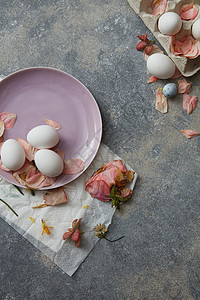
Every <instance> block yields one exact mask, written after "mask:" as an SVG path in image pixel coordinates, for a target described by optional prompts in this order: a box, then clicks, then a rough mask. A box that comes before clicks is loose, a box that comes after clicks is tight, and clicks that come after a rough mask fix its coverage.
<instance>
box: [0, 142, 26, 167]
mask: <svg viewBox="0 0 200 300" xmlns="http://www.w3.org/2000/svg"><path fill="white" fill-rule="evenodd" d="M1 161H2V163H3V165H4V166H5V167H6V168H8V169H9V170H12V171H16V170H19V169H20V168H21V167H22V166H23V164H24V162H25V152H24V149H23V148H22V146H21V145H20V143H18V141H16V140H14V139H9V140H7V141H5V142H4V143H3V145H2V147H1Z"/></svg>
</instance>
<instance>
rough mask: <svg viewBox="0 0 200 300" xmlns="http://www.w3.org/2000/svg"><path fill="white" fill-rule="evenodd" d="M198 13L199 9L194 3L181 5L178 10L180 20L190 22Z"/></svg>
mask: <svg viewBox="0 0 200 300" xmlns="http://www.w3.org/2000/svg"><path fill="white" fill-rule="evenodd" d="M198 13H199V8H198V6H197V5H195V4H194V3H189V4H183V5H182V6H181V9H180V17H181V19H182V20H187V21H192V20H194V19H195V18H196V17H197V15H198Z"/></svg>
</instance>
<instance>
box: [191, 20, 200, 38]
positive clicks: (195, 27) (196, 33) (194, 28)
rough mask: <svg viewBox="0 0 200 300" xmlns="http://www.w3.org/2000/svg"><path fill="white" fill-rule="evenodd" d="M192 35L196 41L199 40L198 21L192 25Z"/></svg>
mask: <svg viewBox="0 0 200 300" xmlns="http://www.w3.org/2000/svg"><path fill="white" fill-rule="evenodd" d="M192 35H193V37H194V38H195V39H196V40H200V19H198V20H196V21H195V22H194V24H193V25H192Z"/></svg>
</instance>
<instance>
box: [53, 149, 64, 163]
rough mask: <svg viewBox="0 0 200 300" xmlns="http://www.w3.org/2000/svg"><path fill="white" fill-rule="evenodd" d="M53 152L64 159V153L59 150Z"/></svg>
mask: <svg viewBox="0 0 200 300" xmlns="http://www.w3.org/2000/svg"><path fill="white" fill-rule="evenodd" d="M55 152H56V153H57V154H58V155H59V156H60V157H61V158H62V160H64V159H65V153H64V151H63V150H61V149H56V150H55Z"/></svg>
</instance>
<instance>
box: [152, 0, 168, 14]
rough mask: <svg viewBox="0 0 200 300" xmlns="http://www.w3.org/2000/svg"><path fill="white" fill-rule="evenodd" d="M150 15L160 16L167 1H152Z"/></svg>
mask: <svg viewBox="0 0 200 300" xmlns="http://www.w3.org/2000/svg"><path fill="white" fill-rule="evenodd" d="M151 8H152V15H154V16H159V15H162V14H163V13H164V12H165V10H166V8H167V0H153V1H152V3H151Z"/></svg>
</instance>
